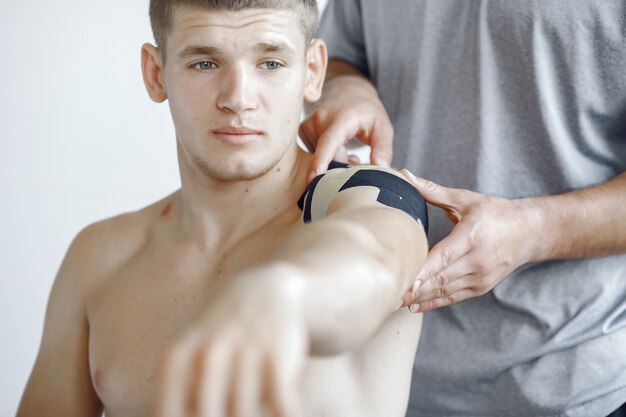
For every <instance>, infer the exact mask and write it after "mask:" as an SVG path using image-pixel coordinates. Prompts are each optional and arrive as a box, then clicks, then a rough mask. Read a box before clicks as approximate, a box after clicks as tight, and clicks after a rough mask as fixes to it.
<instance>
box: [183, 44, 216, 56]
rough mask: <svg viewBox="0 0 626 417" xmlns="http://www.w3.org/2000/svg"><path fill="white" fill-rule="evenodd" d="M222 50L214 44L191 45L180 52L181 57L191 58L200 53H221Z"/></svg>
mask: <svg viewBox="0 0 626 417" xmlns="http://www.w3.org/2000/svg"><path fill="white" fill-rule="evenodd" d="M221 53H222V50H221V49H219V48H216V47H214V46H200V45H191V46H188V47H186V48H185V49H183V50H182V51H180V52H179V53H178V56H179V57H180V58H190V57H192V56H198V55H219V54H221Z"/></svg>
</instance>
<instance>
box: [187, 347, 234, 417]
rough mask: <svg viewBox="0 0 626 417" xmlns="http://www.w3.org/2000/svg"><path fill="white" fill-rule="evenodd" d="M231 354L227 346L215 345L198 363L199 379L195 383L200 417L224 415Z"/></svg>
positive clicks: (229, 378)
mask: <svg viewBox="0 0 626 417" xmlns="http://www.w3.org/2000/svg"><path fill="white" fill-rule="evenodd" d="M232 359H233V352H232V349H231V348H230V345H229V344H226V343H215V344H213V345H212V347H211V350H210V351H208V350H207V351H205V352H204V353H203V355H202V357H201V360H200V361H199V364H198V365H199V366H198V369H199V371H200V372H201V376H202V377H201V378H200V379H199V380H197V381H196V386H195V389H196V390H197V398H196V402H197V409H198V414H199V415H200V416H202V417H214V416H223V415H226V405H227V399H228V389H229V386H230V384H231V377H232V376H231V373H230V370H229V367H230V366H231V363H232Z"/></svg>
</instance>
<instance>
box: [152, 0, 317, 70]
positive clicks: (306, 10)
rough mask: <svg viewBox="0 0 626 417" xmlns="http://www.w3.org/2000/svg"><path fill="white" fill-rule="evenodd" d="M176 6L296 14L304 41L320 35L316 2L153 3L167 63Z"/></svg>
mask: <svg viewBox="0 0 626 417" xmlns="http://www.w3.org/2000/svg"><path fill="white" fill-rule="evenodd" d="M177 7H195V8H199V9H209V10H232V11H239V10H244V9H276V10H289V11H293V12H294V13H295V15H296V16H297V17H298V19H299V20H300V27H301V28H302V31H303V33H304V38H305V40H306V42H307V44H308V43H310V42H311V40H312V39H313V37H314V36H315V32H317V24H318V11H317V1H316V0H150V25H151V26H152V34H153V36H154V40H155V42H156V44H157V46H158V47H159V49H160V50H161V54H162V58H163V61H165V57H166V51H165V45H166V43H167V36H168V35H169V33H170V31H171V29H172V20H173V17H174V12H175V10H176V8H177Z"/></svg>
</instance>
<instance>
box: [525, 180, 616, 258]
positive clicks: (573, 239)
mask: <svg viewBox="0 0 626 417" xmlns="http://www.w3.org/2000/svg"><path fill="white" fill-rule="evenodd" d="M526 203H528V204H529V205H530V206H531V207H532V209H533V210H534V211H535V213H536V218H537V221H538V224H539V227H540V228H539V233H540V234H539V236H540V237H539V239H538V241H537V245H536V248H535V251H534V256H533V259H532V260H531V261H542V260H547V259H569V258H585V257H594V256H606V255H614V254H618V253H626V172H625V173H622V174H620V175H618V176H617V177H615V178H613V179H612V180H610V181H607V182H605V183H603V184H600V185H596V186H593V187H590V188H586V189H581V190H576V191H572V192H569V193H565V194H561V195H557V196H549V197H536V198H529V199H526Z"/></svg>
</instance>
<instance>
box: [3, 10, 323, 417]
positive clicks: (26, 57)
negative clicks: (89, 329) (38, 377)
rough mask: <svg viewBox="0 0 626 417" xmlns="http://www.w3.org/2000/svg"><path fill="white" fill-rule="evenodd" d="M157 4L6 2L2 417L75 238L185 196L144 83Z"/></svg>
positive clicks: (169, 129)
mask: <svg viewBox="0 0 626 417" xmlns="http://www.w3.org/2000/svg"><path fill="white" fill-rule="evenodd" d="M326 1H327V0H320V1H319V3H320V6H322V7H323V6H324V5H325V4H326ZM147 3H148V1H147V0H144V1H129V0H107V1H96V0H58V1H54V2H51V1H47V0H34V1H29V2H20V1H9V0H0V309H1V310H0V313H1V314H0V416H10V415H15V413H16V411H17V406H18V403H19V400H20V398H21V395H22V391H23V389H24V386H25V384H26V381H27V379H28V376H29V375H30V371H31V369H32V366H33V363H34V360H35V356H36V354H37V350H38V347H39V342H40V339H41V333H42V329H43V320H44V314H45V308H46V304H47V300H48V294H49V292H50V288H51V286H52V282H53V280H54V276H55V274H56V271H57V269H58V267H59V265H60V263H61V260H62V258H63V256H64V254H65V251H66V249H67V247H68V246H69V244H70V242H71V240H72V238H73V237H74V236H75V235H76V233H77V232H78V231H79V230H80V229H82V228H83V227H84V226H86V225H87V224H89V223H92V222H94V221H96V220H99V219H102V218H105V217H110V216H113V215H115V214H118V213H121V212H124V211H131V210H136V209H139V208H141V207H143V206H145V205H147V204H148V203H151V202H153V201H155V200H157V199H160V198H162V197H163V196H165V195H167V194H169V193H170V192H172V191H173V190H175V189H176V188H178V186H179V185H180V183H179V179H178V169H177V165H176V155H175V152H176V149H175V143H174V129H173V125H172V122H171V120H170V115H169V109H168V107H167V104H166V103H164V104H160V105H157V104H154V103H153V102H151V101H150V100H149V98H148V96H147V94H146V92H145V90H144V86H143V82H142V79H141V73H140V47H141V45H142V43H143V42H146V41H150V42H151V41H152V35H151V32H150V25H149V20H148V12H147V8H148V6H147Z"/></svg>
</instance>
